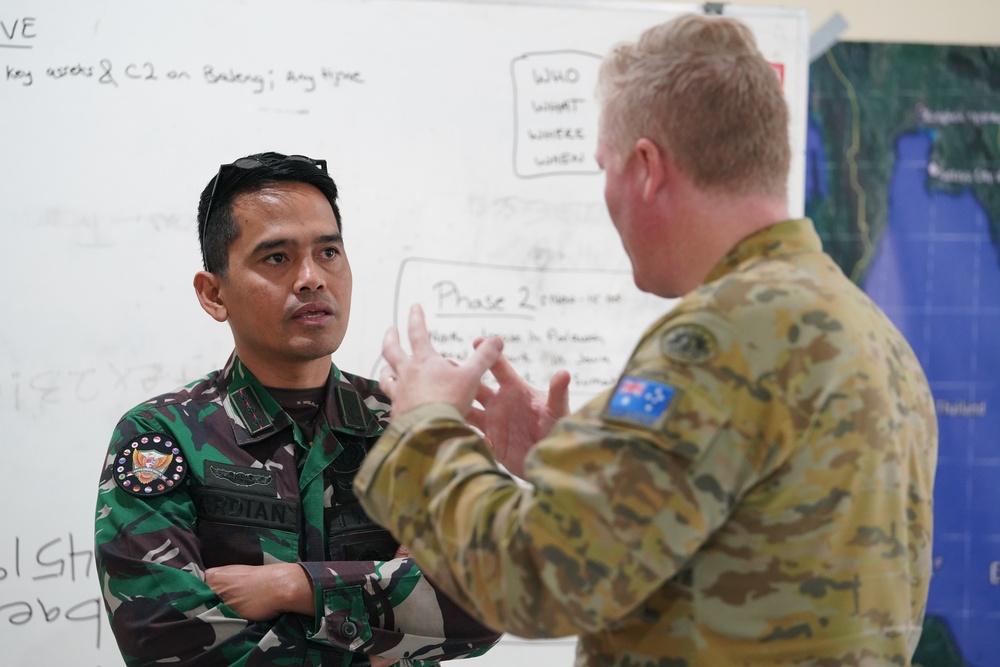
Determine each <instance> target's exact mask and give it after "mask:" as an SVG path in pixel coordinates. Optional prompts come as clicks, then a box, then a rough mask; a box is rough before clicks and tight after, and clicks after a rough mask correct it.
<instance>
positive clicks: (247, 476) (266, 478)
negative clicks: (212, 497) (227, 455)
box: [203, 461, 278, 498]
mask: <svg viewBox="0 0 1000 667" xmlns="http://www.w3.org/2000/svg"><path fill="white" fill-rule="evenodd" d="M203 476H204V479H205V486H211V487H215V488H217V489H229V490H231V491H243V492H244V493H253V494H255V495H259V496H270V497H272V498H276V497H277V496H278V491H277V487H276V483H275V481H274V473H273V472H271V471H270V470H265V469H264V468H243V467H240V466H234V465H230V464H228V463H221V462H219V461H205V472H204V475H203Z"/></svg>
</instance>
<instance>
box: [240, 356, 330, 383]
mask: <svg viewBox="0 0 1000 667" xmlns="http://www.w3.org/2000/svg"><path fill="white" fill-rule="evenodd" d="M236 354H237V355H238V356H239V357H240V361H241V362H243V365H244V366H246V367H247V368H248V369H250V372H251V373H253V374H254V377H256V378H257V381H258V382H260V383H261V384H262V385H264V386H265V387H277V388H280V389H314V388H316V387H322V386H324V385H326V381H327V379H328V378H329V377H330V369H331V365H332V361H331V359H330V358H329V357H322V358H320V359H313V360H311V361H305V362H298V363H289V362H284V363H281V364H280V365H279V364H275V363H264V362H263V361H262V360H260V359H254V358H249V359H248V358H246V357H244V356H243V355H242V354H240V351H239V348H237V350H236Z"/></svg>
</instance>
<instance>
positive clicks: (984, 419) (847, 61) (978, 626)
mask: <svg viewBox="0 0 1000 667" xmlns="http://www.w3.org/2000/svg"><path fill="white" fill-rule="evenodd" d="M809 81H810V99H809V137H808V148H807V174H806V213H807V215H809V216H810V217H812V218H813V220H814V221H815V223H816V226H817V228H818V229H819V231H820V235H821V236H822V238H823V243H824V247H825V248H826V250H827V251H828V252H829V253H830V254H831V255H832V256H833V257H834V258H835V259H836V260H837V262H838V263H839V264H840V266H841V267H842V268H843V269H844V271H845V272H846V273H847V274H848V275H849V276H851V277H852V278H853V279H854V280H855V281H856V282H857V283H859V284H860V285H861V286H862V287H864V289H865V290H866V291H867V292H868V294H870V295H871V296H872V298H873V299H874V300H875V301H876V302H877V303H878V304H879V305H880V306H881V307H882V308H883V309H884V310H885V311H886V313H887V314H888V315H889V316H890V317H891V318H892V320H893V321H894V322H895V323H896V324H897V326H898V327H899V328H900V330H901V331H902V332H903V334H904V335H905V336H906V337H907V339H908V340H909V341H910V344H911V345H912V346H913V348H914V350H915V351H916V353H917V355H918V356H919V358H920V360H921V362H922V363H923V365H924V369H925V370H926V372H927V376H928V378H929V380H930V384H931V390H932V392H933V394H934V397H935V403H936V407H937V414H938V421H939V425H940V449H939V460H938V472H937V478H936V485H935V535H934V573H933V577H932V579H931V590H930V600H929V602H928V609H927V615H928V620H927V623H926V624H925V631H924V637H923V638H922V640H921V645H920V647H918V650H917V655H916V656H915V658H914V663H915V664H924V665H927V667H930V665H948V666H951V665H956V666H958V665H970V666H975V667H985V666H987V665H992V664H996V663H995V660H996V656H997V655H998V654H1000V48H992V47H991V48H985V47H953V46H930V45H915V44H877V43H863V42H853V43H842V44H838V45H836V46H835V47H834V48H832V49H831V50H830V51H828V52H827V53H826V54H824V55H823V56H821V57H820V58H819V59H818V60H816V61H815V62H814V63H813V65H812V67H811V69H810V77H809Z"/></svg>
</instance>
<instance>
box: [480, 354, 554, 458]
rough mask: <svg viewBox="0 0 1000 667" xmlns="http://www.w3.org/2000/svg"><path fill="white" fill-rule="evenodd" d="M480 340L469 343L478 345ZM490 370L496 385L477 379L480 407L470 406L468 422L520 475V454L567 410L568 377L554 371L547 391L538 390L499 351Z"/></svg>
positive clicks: (524, 452) (522, 456)
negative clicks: (482, 434) (488, 384)
mask: <svg viewBox="0 0 1000 667" xmlns="http://www.w3.org/2000/svg"><path fill="white" fill-rule="evenodd" d="M481 343H482V341H481V340H476V341H475V343H473V345H475V346H476V348H477V349H478V347H479V346H480V345H481ZM490 373H492V374H493V377H494V378H496V380H497V383H498V385H499V386H498V387H497V388H496V389H492V388H491V387H489V386H487V385H485V384H483V383H480V385H479V390H478V391H477V392H476V400H477V401H479V403H480V404H481V405H482V406H483V408H482V409H478V408H473V409H472V410H471V411H470V412H469V415H468V417H467V419H468V420H469V423H470V424H472V425H473V426H475V427H476V428H478V429H479V430H481V431H482V432H483V433H484V434H485V435H486V438H487V439H488V440H489V443H490V446H491V447H492V449H493V456H495V457H496V459H497V460H498V461H500V463H502V464H503V465H504V467H505V468H507V470H509V471H510V472H512V473H513V474H515V475H517V476H518V477H524V457H525V456H527V454H528V451H530V450H531V448H532V447H533V446H534V444H535V443H536V442H538V441H539V440H541V439H542V438H544V437H545V436H546V435H548V433H549V431H550V430H552V426H553V425H554V424H555V423H556V421H558V420H559V419H560V418H561V417H565V416H566V415H567V414H569V381H570V375H569V373H568V372H567V371H558V372H556V374H555V375H553V376H552V379H551V380H550V381H549V393H548V394H545V393H544V392H541V391H538V390H537V389H535V388H534V387H532V386H531V385H529V384H528V383H527V382H525V381H524V380H523V379H522V378H521V376H519V375H518V374H517V371H515V370H514V367H513V366H511V364H510V362H509V361H507V358H506V357H504V356H503V355H502V354H501V355H500V356H499V357H498V358H497V360H496V362H495V363H494V364H493V366H491V367H490Z"/></svg>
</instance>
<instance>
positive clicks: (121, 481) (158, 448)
mask: <svg viewBox="0 0 1000 667" xmlns="http://www.w3.org/2000/svg"><path fill="white" fill-rule="evenodd" d="M187 472H188V463H187V458H186V457H185V456H184V455H183V453H182V452H181V449H180V447H179V446H178V445H177V443H176V442H174V441H173V438H172V437H171V436H169V435H166V434H165V433H140V434H139V435H137V436H135V437H134V438H132V439H130V440H129V441H128V442H127V443H125V445H123V446H122V447H121V449H119V450H118V458H117V460H115V474H114V478H115V483H116V484H117V485H118V486H119V487H120V488H122V489H124V490H125V491H128V493H129V494H131V495H135V496H159V495H163V494H164V493H169V492H170V491H173V490H174V489H176V488H177V487H178V486H180V483H181V482H183V481H184V478H185V477H186V476H187Z"/></svg>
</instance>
